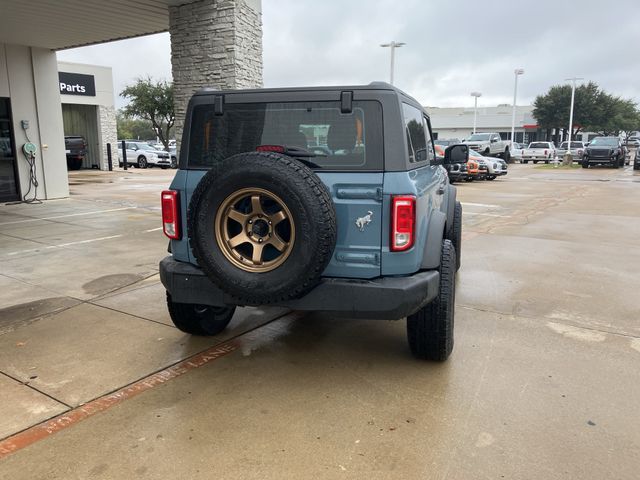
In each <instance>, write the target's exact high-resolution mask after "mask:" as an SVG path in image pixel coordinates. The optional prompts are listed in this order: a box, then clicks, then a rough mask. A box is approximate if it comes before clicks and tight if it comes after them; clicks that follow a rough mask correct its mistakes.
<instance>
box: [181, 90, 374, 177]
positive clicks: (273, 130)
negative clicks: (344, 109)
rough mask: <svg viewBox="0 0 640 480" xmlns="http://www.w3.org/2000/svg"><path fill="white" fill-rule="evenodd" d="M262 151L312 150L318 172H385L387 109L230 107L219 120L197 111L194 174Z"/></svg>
mask: <svg viewBox="0 0 640 480" xmlns="http://www.w3.org/2000/svg"><path fill="white" fill-rule="evenodd" d="M260 145H282V146H287V147H299V148H304V149H306V150H308V151H309V152H310V153H313V154H314V155H315V156H313V157H310V158H305V161H307V162H308V164H310V165H311V166H312V167H313V168H316V169H324V170H367V171H379V170H382V169H383V141H382V106H381V105H380V103H378V102H376V101H373V100H371V101H354V102H353V110H352V112H351V113H341V111H340V103H339V102H333V101H328V102H291V103H286V102H264V103H226V104H225V105H224V113H223V114H222V115H215V113H214V107H213V105H209V104H207V105H197V106H195V107H194V108H193V113H192V121H191V129H190V137H189V158H188V166H189V168H198V169H210V168H212V167H214V166H215V165H216V164H218V163H219V162H221V161H222V160H224V159H226V158H228V157H230V156H232V155H236V154H238V153H243V152H251V151H255V150H256V148H257V147H258V146H260Z"/></svg>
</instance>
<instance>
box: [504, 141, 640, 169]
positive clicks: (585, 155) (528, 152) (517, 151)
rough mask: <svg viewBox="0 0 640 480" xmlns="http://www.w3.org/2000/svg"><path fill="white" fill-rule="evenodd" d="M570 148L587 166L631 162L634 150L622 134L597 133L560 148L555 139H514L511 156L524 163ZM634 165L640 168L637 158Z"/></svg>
mask: <svg viewBox="0 0 640 480" xmlns="http://www.w3.org/2000/svg"><path fill="white" fill-rule="evenodd" d="M568 150H569V151H570V152H571V156H572V157H573V161H574V162H577V163H580V164H581V165H582V167H583V168H589V167H590V166H593V165H608V166H610V167H613V168H619V167H622V166H624V165H629V164H630V163H631V151H630V150H629V148H628V147H627V145H625V144H624V143H623V141H622V140H621V139H620V138H619V137H596V138H594V139H593V140H591V142H588V143H583V142H573V141H572V142H571V145H569V142H562V143H561V144H560V146H559V147H558V148H556V146H555V144H554V143H553V142H531V143H530V144H529V145H528V146H527V147H524V146H523V145H519V144H517V143H514V144H513V151H512V154H511V157H512V158H513V159H514V160H519V161H520V162H521V163H529V162H532V163H538V162H544V163H550V162H552V161H554V160H559V159H562V158H563V157H564V156H565V155H566V153H567V151H568ZM636 158H637V150H636ZM634 168H636V169H638V168H640V165H638V163H637V162H634Z"/></svg>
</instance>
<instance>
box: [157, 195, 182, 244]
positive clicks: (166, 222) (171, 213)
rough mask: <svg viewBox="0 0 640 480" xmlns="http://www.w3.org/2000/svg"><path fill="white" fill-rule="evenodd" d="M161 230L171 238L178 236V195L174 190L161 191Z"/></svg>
mask: <svg viewBox="0 0 640 480" xmlns="http://www.w3.org/2000/svg"><path fill="white" fill-rule="evenodd" d="M161 198H162V230H163V231H164V234H165V235H166V236H167V237H169V238H171V239H173V240H178V239H179V238H180V215H179V213H178V212H179V211H180V197H179V195H178V192H176V191H175V190H165V191H164V192H162V197H161Z"/></svg>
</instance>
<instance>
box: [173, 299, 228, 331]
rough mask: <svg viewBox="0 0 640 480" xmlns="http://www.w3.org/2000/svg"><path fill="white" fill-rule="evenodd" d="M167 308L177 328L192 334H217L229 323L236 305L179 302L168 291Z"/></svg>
mask: <svg viewBox="0 0 640 480" xmlns="http://www.w3.org/2000/svg"><path fill="white" fill-rule="evenodd" d="M167 308H168V309H169V316H170V317H171V321H172V322H173V324H174V325H175V326H176V328H177V329H178V330H180V331H182V332H185V333H190V334H191V335H202V336H211V335H217V334H218V333H220V332H221V331H223V330H224V329H225V328H227V325H229V322H230V321H231V318H233V314H234V312H235V311H236V307H235V306H228V307H214V306H211V305H196V304H193V303H177V302H174V301H173V300H172V299H171V294H170V293H169V292H167Z"/></svg>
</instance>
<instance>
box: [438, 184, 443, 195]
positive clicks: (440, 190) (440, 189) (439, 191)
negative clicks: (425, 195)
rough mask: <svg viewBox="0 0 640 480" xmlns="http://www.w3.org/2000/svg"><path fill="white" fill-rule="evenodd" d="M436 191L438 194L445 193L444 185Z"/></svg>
mask: <svg viewBox="0 0 640 480" xmlns="http://www.w3.org/2000/svg"><path fill="white" fill-rule="evenodd" d="M436 193H437V194H438V195H444V187H443V186H442V185H441V186H440V187H438V190H437V191H436Z"/></svg>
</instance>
